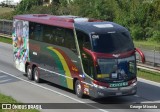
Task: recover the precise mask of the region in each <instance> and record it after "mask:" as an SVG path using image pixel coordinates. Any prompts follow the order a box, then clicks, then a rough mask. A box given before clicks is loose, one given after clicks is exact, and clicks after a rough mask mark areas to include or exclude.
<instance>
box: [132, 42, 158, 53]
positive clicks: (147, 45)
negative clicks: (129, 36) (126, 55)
mask: <svg viewBox="0 0 160 112" xmlns="http://www.w3.org/2000/svg"><path fill="white" fill-rule="evenodd" d="M134 45H135V46H136V47H138V48H144V49H148V50H156V51H160V44H159V43H157V42H152V41H134Z"/></svg>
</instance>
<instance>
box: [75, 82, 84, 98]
mask: <svg viewBox="0 0 160 112" xmlns="http://www.w3.org/2000/svg"><path fill="white" fill-rule="evenodd" d="M75 93H76V95H77V96H78V97H79V98H83V96H84V95H83V92H82V86H81V84H80V81H79V80H76V82H75Z"/></svg>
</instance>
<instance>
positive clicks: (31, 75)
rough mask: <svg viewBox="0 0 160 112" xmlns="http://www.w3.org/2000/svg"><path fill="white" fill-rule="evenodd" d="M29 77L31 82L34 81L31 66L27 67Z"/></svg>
mask: <svg viewBox="0 0 160 112" xmlns="http://www.w3.org/2000/svg"><path fill="white" fill-rule="evenodd" d="M27 77H28V79H29V80H33V74H32V68H31V66H30V65H28V66H27Z"/></svg>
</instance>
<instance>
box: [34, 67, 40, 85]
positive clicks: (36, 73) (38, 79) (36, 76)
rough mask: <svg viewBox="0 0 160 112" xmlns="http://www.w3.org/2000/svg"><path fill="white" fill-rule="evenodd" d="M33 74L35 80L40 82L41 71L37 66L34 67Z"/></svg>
mask: <svg viewBox="0 0 160 112" xmlns="http://www.w3.org/2000/svg"><path fill="white" fill-rule="evenodd" d="M33 75H34V81H35V82H37V83H39V82H40V78H39V71H38V68H37V67H35V68H34V71H33Z"/></svg>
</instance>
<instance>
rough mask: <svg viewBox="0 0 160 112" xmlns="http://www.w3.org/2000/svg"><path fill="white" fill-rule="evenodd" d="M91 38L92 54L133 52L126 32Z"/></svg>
mask: <svg viewBox="0 0 160 112" xmlns="http://www.w3.org/2000/svg"><path fill="white" fill-rule="evenodd" d="M91 38H92V47H93V51H94V52H99V53H122V52H126V51H130V50H134V45H133V42H132V39H131V37H130V35H129V33H128V32H120V33H115V32H113V33H106V34H92V35H91Z"/></svg>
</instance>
